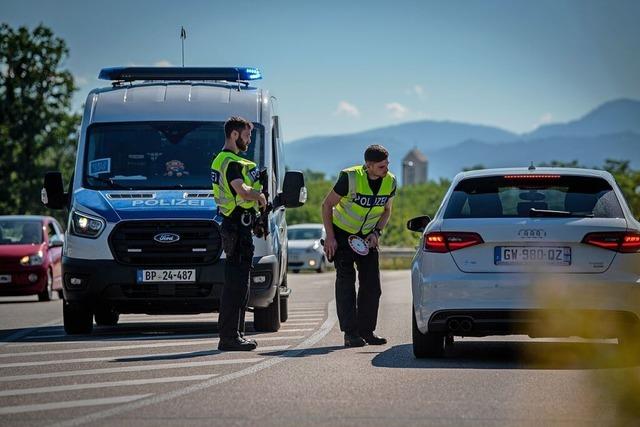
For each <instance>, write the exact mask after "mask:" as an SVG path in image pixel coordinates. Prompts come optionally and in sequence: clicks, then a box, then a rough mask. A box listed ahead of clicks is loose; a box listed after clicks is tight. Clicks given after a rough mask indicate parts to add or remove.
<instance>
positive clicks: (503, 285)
mask: <svg viewBox="0 0 640 427" xmlns="http://www.w3.org/2000/svg"><path fill="white" fill-rule="evenodd" d="M407 227H408V228H409V229H410V230H412V231H419V232H422V237H421V241H420V246H419V248H418V251H417V253H416V256H415V258H414V259H413V262H412V267H411V285H412V294H413V310H412V319H413V352H414V355H415V356H416V357H438V356H441V355H442V354H443V351H444V348H445V343H449V342H452V340H453V337H454V336H488V335H510V334H527V335H529V336H532V337H568V336H580V337H586V338H618V340H619V342H620V343H624V342H627V343H629V344H630V345H632V346H633V348H636V345H637V344H638V342H639V341H640V332H639V330H640V223H639V222H638V221H636V219H634V217H633V216H632V213H631V211H630V210H629V207H628V206H627V204H626V202H625V199H624V196H623V194H622V192H621V191H620V188H619V187H618V185H617V184H616V182H615V180H614V178H613V176H612V175H611V174H609V173H608V172H605V171H599V170H590V169H569V168H534V167H529V168H510V169H486V170H479V171H470V172H463V173H460V174H458V175H457V176H456V177H455V178H454V180H453V182H452V184H451V187H450V188H449V190H448V191H447V194H446V195H445V197H444V199H443V201H442V204H441V205H440V207H439V209H438V211H437V212H436V214H435V216H434V218H433V220H431V219H430V218H429V217H427V216H422V217H417V218H413V219H411V220H409V222H408V223H407Z"/></svg>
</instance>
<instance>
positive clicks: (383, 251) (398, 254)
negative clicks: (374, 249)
mask: <svg viewBox="0 0 640 427" xmlns="http://www.w3.org/2000/svg"><path fill="white" fill-rule="evenodd" d="M379 253H380V257H381V258H413V256H414V255H415V253H416V248H396V247H392V246H381V247H380V251H379Z"/></svg>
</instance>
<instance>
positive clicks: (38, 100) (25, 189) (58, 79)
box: [0, 24, 80, 214]
mask: <svg viewBox="0 0 640 427" xmlns="http://www.w3.org/2000/svg"><path fill="white" fill-rule="evenodd" d="M68 54H69V50H68V49H67V46H66V43H65V41H64V40H63V39H61V38H59V37H55V36H54V34H53V32H52V31H51V30H50V29H49V28H47V27H45V26H43V25H39V26H37V27H36V28H35V29H33V31H29V29H28V28H26V27H20V28H18V29H17V30H15V29H13V28H11V27H10V26H9V25H7V24H1V25H0V177H1V182H0V213H5V214H7V213H15V214H26V213H43V212H45V207H44V206H43V205H42V204H41V202H40V189H41V187H42V178H43V175H44V173H45V172H47V171H49V170H62V171H63V173H64V174H65V175H66V177H67V178H68V177H69V175H70V171H71V170H72V168H73V159H74V157H75V147H76V143H77V135H76V129H77V127H78V124H79V122H80V117H79V115H78V114H72V113H70V110H71V99H72V96H73V93H74V91H75V90H76V87H75V85H74V81H73V77H72V75H71V72H70V71H68V70H65V69H61V67H62V64H63V62H64V60H65V59H66V58H67V56H68Z"/></svg>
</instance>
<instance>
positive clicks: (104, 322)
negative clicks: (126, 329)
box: [94, 307, 120, 326]
mask: <svg viewBox="0 0 640 427" xmlns="http://www.w3.org/2000/svg"><path fill="white" fill-rule="evenodd" d="M94 318H95V319H96V325H98V326H116V325H117V324H118V320H120V313H118V312H117V311H115V310H114V309H113V308H110V307H101V308H99V309H97V310H96V314H94Z"/></svg>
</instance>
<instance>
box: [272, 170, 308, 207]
mask: <svg viewBox="0 0 640 427" xmlns="http://www.w3.org/2000/svg"><path fill="white" fill-rule="evenodd" d="M306 201H307V187H305V186H304V175H302V172H300V171H287V173H286V174H285V175H284V183H283V185H282V193H280V194H278V195H277V196H276V199H275V200H274V203H273V206H274V208H277V207H280V206H284V207H285V208H298V207H300V206H302V205H304V204H305V202H306Z"/></svg>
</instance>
